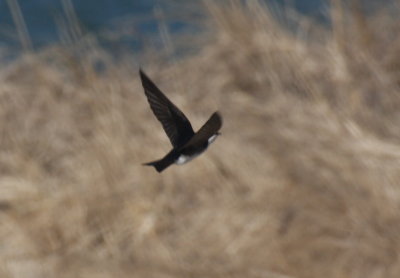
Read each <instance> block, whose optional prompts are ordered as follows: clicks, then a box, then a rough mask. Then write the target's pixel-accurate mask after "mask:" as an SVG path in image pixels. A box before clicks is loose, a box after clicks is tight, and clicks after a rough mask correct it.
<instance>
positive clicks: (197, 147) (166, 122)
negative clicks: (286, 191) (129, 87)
mask: <svg viewBox="0 0 400 278" xmlns="http://www.w3.org/2000/svg"><path fill="white" fill-rule="evenodd" d="M139 74H140V79H141V80H142V85H143V88H144V93H145V95H146V97H147V100H148V102H149V104H150V108H151V110H153V113H154V115H155V116H156V117H157V119H158V120H159V121H160V122H161V124H162V127H163V128H164V131H165V133H166V134H167V135H168V138H169V140H170V141H171V144H172V147H173V148H172V150H171V151H170V152H169V153H168V154H167V155H166V156H164V157H163V158H162V159H160V160H156V161H152V162H148V163H144V164H143V165H148V166H154V168H156V170H157V172H162V171H163V170H164V169H166V168H167V167H168V166H170V165H171V164H172V163H175V164H178V165H180V164H184V163H186V162H188V161H190V160H192V159H193V158H195V157H196V156H198V155H200V154H201V153H202V152H204V151H205V150H206V149H207V147H208V146H209V145H210V144H211V143H212V142H214V140H215V139H216V138H217V136H218V135H219V134H220V133H219V132H218V131H219V130H220V128H221V127H222V117H221V115H220V114H219V113H218V112H214V113H213V114H212V115H211V117H210V118H209V119H208V121H207V122H206V123H205V124H204V125H203V126H202V127H201V128H200V129H199V131H197V132H196V133H195V132H194V131H193V128H192V125H191V124H190V122H189V120H188V119H187V118H186V116H185V115H184V114H183V113H182V111H181V110H179V109H178V107H176V106H175V105H174V104H173V103H172V102H171V101H170V100H169V99H168V98H167V97H166V96H165V95H164V94H163V93H162V92H161V90H160V89H159V88H157V86H156V85H155V84H154V83H153V81H151V80H150V78H149V77H147V75H146V74H145V73H144V72H143V71H142V70H141V69H140V70H139Z"/></svg>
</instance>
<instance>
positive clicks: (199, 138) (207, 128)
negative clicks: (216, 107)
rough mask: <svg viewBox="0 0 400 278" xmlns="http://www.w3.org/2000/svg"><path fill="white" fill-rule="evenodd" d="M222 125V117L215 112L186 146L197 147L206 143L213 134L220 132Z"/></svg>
mask: <svg viewBox="0 0 400 278" xmlns="http://www.w3.org/2000/svg"><path fill="white" fill-rule="evenodd" d="M221 127H222V117H221V115H220V114H219V113H218V112H214V113H213V114H212V115H211V117H210V118H209V119H208V121H207V122H206V123H205V124H204V125H203V126H202V127H201V128H200V129H199V131H197V132H196V134H195V135H194V136H193V137H192V139H190V140H189V142H187V144H186V145H185V147H189V146H190V147H192V146H193V147H195V146H198V145H201V144H204V142H206V141H207V140H208V139H209V138H210V137H211V136H213V135H214V134H216V133H218V131H219V130H220V129H221Z"/></svg>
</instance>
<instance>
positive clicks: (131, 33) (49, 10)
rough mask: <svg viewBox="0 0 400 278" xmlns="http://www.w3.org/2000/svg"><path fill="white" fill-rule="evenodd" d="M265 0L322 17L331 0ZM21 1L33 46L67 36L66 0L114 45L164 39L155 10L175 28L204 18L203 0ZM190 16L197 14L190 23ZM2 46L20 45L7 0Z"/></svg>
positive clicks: (190, 28)
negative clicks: (291, 6) (64, 30)
mask: <svg viewBox="0 0 400 278" xmlns="http://www.w3.org/2000/svg"><path fill="white" fill-rule="evenodd" d="M14 1H15V0H14ZM264 1H265V2H267V3H268V4H270V5H272V7H273V9H274V10H279V9H281V8H282V7H283V6H284V5H293V7H294V8H295V9H296V10H297V11H298V12H300V13H304V14H309V15H312V16H314V17H316V18H317V19H318V20H322V21H323V20H326V19H327V13H326V11H327V7H328V3H329V1H328V0H290V1H284V0H264ZM18 3H19V5H20V8H21V11H22V14H23V16H24V20H25V23H26V26H27V29H28V33H29V36H30V39H31V41H32V45H33V48H34V49H40V48H41V47H43V46H46V45H49V44H53V43H55V42H60V41H62V39H63V38H64V39H65V36H64V37H63V36H62V35H61V34H63V32H62V31H60V28H61V29H63V28H62V27H60V26H63V25H65V24H64V23H65V22H67V24H66V26H69V25H68V16H67V14H66V12H65V8H64V7H65V3H67V4H68V3H72V5H73V8H74V11H75V13H76V17H77V18H78V19H79V22H80V24H81V27H82V30H83V33H84V34H88V33H90V34H93V35H95V36H96V37H97V39H98V41H99V42H100V44H102V45H105V46H108V47H109V48H111V50H113V49H114V47H116V48H115V49H119V47H127V48H133V49H140V48H141V47H142V46H143V41H149V40H150V41H151V40H152V39H155V40H157V39H159V37H160V32H159V23H160V20H158V19H157V18H156V14H157V12H156V11H161V12H162V14H163V15H164V16H165V17H166V18H167V19H166V20H165V23H166V25H165V26H166V27H167V28H168V31H169V32H172V33H179V32H192V33H193V32H198V31H199V29H198V26H197V25H196V24H197V23H196V22H198V21H196V20H201V18H202V14H203V13H202V10H201V1H198V0H186V1H182V0H18ZM63 3H64V5H63ZM282 3H286V4H282ZM287 3H290V4H287ZM185 16H186V19H182V17H185ZM187 17H189V18H190V19H191V18H193V19H196V20H193V23H191V21H190V20H187ZM163 22H164V21H163ZM64 29H65V28H64ZM67 33H68V32H67ZM64 34H65V32H64ZM0 47H6V48H9V49H10V48H11V49H15V50H18V49H20V48H21V45H20V42H19V39H18V36H17V32H16V28H15V25H14V22H13V19H12V16H11V12H10V9H9V6H8V4H7V0H0Z"/></svg>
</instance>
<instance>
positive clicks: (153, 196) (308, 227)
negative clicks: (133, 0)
mask: <svg viewBox="0 0 400 278" xmlns="http://www.w3.org/2000/svg"><path fill="white" fill-rule="evenodd" d="M249 3H250V4H248V5H247V6H243V5H240V4H238V3H237V2H234V1H232V2H231V4H224V5H222V6H219V5H216V4H212V3H210V2H208V4H207V8H208V10H209V11H210V18H212V23H210V25H211V27H212V28H213V29H214V30H215V33H214V37H213V39H210V40H209V41H210V42H209V43H208V44H207V45H205V46H204V48H203V50H202V52H201V53H199V54H198V55H195V56H192V57H188V58H185V59H183V60H181V61H179V62H177V63H175V64H174V65H173V66H168V65H164V64H163V65H162V66H160V63H159V64H156V63H154V64H148V65H147V66H146V70H147V71H148V73H149V75H150V76H152V77H153V79H154V80H155V81H156V82H157V83H158V84H159V85H160V87H162V88H163V89H164V90H165V91H166V92H167V94H168V96H170V97H171V98H172V99H173V100H174V101H175V102H176V103H177V105H178V106H180V107H182V109H183V111H185V112H186V114H187V115H188V117H189V118H190V119H192V121H193V125H194V127H195V128H199V126H200V125H201V124H202V122H204V121H205V120H206V119H207V117H208V116H209V115H210V114H211V113H212V112H213V111H214V110H216V109H219V110H220V111H221V112H222V114H223V116H224V120H225V121H224V127H223V130H222V133H223V136H221V137H220V138H219V139H218V140H217V141H216V143H214V145H213V146H212V147H211V148H210V149H209V150H208V152H207V153H206V154H204V155H202V156H201V157H199V158H198V159H196V160H194V161H193V162H191V163H190V164H187V165H185V166H182V167H177V166H172V167H171V168H170V169H168V170H167V171H166V172H164V173H162V174H161V175H159V174H157V173H156V172H155V171H154V169H152V168H146V167H143V166H141V163H142V162H146V161H149V160H152V159H155V158H158V157H161V156H162V155H163V154H164V153H166V152H167V151H168V148H169V143H168V140H167V138H166V136H165V134H164V133H163V131H162V130H161V128H160V125H159V124H158V123H157V121H156V119H155V118H154V116H153V115H152V113H151V111H150V109H149V107H148V104H147V103H146V100H145V97H144V95H143V92H142V88H141V85H140V82H139V79H138V76H137V72H136V69H132V68H130V67H129V66H126V65H123V64H119V65H115V64H113V63H111V62H107V70H106V71H105V72H102V73H98V72H96V71H95V70H93V66H92V65H93V61H94V59H98V58H96V57H98V56H100V57H103V59H105V60H106V61H107V57H106V56H104V54H100V55H99V54H98V53H99V51H98V50H97V49H95V48H90V49H89V50H85V51H86V52H84V53H80V54H81V55H80V57H78V58H76V56H74V55H72V54H68V53H72V50H71V51H69V50H67V51H65V50H61V49H60V48H57V47H55V48H54V49H49V50H47V51H43V52H42V53H36V54H28V55H27V56H25V57H21V58H20V59H19V60H18V61H15V62H13V63H12V64H10V65H9V66H7V67H3V68H2V69H1V71H0V80H1V81H0V84H1V85H0V113H1V117H0V120H1V123H0V129H1V133H0V134H1V138H0V139H1V145H0V171H1V177H0V223H1V225H0V277H4V278H9V277H18V278H19V277H29V278H31V277H40V278H42V277H89V278H92V277H96V278H97V277H271V278H272V277H282V278H283V277H293V278H294V277H307V278H308V277H325V278H342V277H357V278H361V277H363V278H364V277H371V278H372V277H385V278H390V277H393V278H396V277H399V276H400V256H399V250H400V238H399V231H400V214H399V206H400V192H399V191H400V187H399V182H400V140H399V138H400V137H399V136H400V117H399V111H400V110H399V104H400V103H399V101H400V100H399V85H400V75H399V73H400V63H399V61H400V55H399V48H400V41H399V40H398V38H399V37H400V36H399V26H400V25H399V22H398V20H396V19H393V18H390V17H388V16H386V15H385V13H382V14H379V15H376V16H372V17H371V18H367V19H366V18H363V15H362V14H360V13H357V11H355V10H353V12H354V13H352V12H350V13H346V14H344V13H343V12H341V11H340V10H336V13H335V14H336V15H337V14H340V13H342V14H341V15H340V16H339V17H336V18H341V20H335V21H334V30H335V32H333V34H331V33H330V32H329V31H326V30H323V29H322V28H318V27H316V25H314V24H311V23H310V22H309V20H308V19H299V26H301V28H299V31H298V32H295V33H290V32H288V31H286V30H284V29H283V28H282V27H280V26H279V25H278V24H277V23H276V22H275V21H274V20H273V19H272V17H271V16H270V15H269V13H268V12H267V11H266V10H265V9H263V8H262V7H261V6H260V5H259V4H257V2H255V1H249ZM355 6H356V5H355ZM355 6H354V7H355ZM344 20H346V22H343V21H344ZM357 22H358V23H357ZM360 28H361V29H362V30H360ZM338 30H340V31H338ZM74 57H75V58H74Z"/></svg>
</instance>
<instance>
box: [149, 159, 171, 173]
mask: <svg viewBox="0 0 400 278" xmlns="http://www.w3.org/2000/svg"><path fill="white" fill-rule="evenodd" d="M173 162H174V161H170V160H169V159H166V158H163V159H160V160H157V161H152V162H148V163H143V165H146V166H154V168H156V170H157V172H159V173H160V172H162V171H164V170H165V168H167V167H168V166H170V165H171V164H172V163H173Z"/></svg>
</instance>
